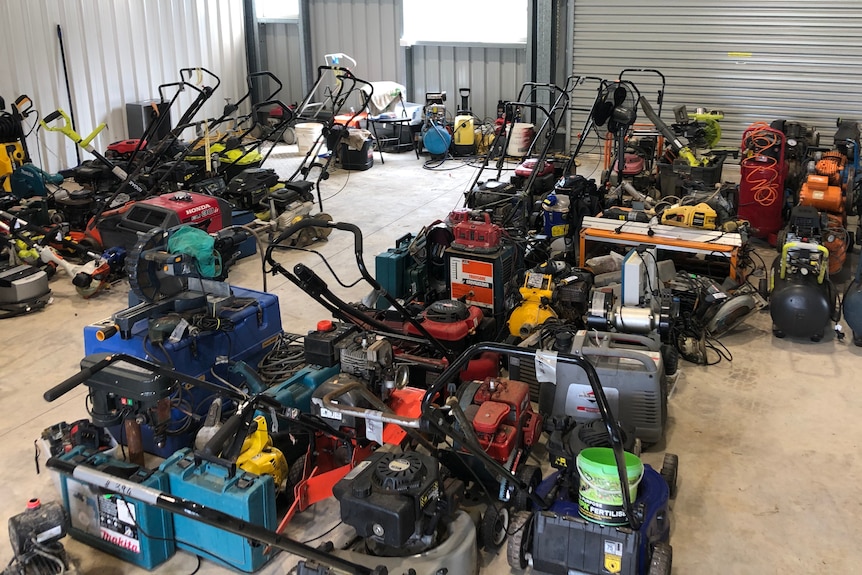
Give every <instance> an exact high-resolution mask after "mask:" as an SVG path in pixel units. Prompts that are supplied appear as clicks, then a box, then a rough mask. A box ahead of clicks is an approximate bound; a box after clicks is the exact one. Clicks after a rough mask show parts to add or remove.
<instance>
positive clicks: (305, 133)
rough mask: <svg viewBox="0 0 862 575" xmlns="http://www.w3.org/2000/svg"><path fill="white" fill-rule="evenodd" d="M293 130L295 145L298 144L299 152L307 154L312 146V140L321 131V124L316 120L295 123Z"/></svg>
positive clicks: (317, 136) (316, 137) (315, 139)
mask: <svg viewBox="0 0 862 575" xmlns="http://www.w3.org/2000/svg"><path fill="white" fill-rule="evenodd" d="M293 131H294V132H295V133H296V145H297V146H299V153H300V154H307V153H308V151H309V150H311V147H312V146H314V142H316V141H317V139H318V138H319V137H320V135H321V134H322V133H323V124H319V123H317V122H307V123H303V124H297V125H296V126H294V128H293Z"/></svg>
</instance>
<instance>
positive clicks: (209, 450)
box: [201, 413, 243, 458]
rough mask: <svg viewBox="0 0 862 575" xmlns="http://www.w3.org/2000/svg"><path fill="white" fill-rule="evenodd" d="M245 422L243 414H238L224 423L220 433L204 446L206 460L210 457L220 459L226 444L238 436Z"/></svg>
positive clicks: (203, 452)
mask: <svg viewBox="0 0 862 575" xmlns="http://www.w3.org/2000/svg"><path fill="white" fill-rule="evenodd" d="M242 422H243V414H242V413H236V414H234V415H232V416H230V418H229V419H228V420H227V421H225V422H224V424H223V425H222V426H221V427H220V428H219V430H218V431H216V432H215V434H214V435H213V436H212V437H211V438H210V440H209V441H207V444H206V445H205V446H204V448H203V451H202V453H201V456H202V457H204V458H208V457H219V456H220V455H221V452H222V450H223V449H225V444H226V443H227V442H228V440H229V439H230V438H232V437H233V436H234V435H236V433H237V431H239V428H240V427H241V426H242Z"/></svg>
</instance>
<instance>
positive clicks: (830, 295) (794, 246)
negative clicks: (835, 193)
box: [769, 206, 837, 341]
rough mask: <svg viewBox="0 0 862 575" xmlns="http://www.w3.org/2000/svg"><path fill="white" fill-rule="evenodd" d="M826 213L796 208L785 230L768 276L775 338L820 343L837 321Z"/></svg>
mask: <svg viewBox="0 0 862 575" xmlns="http://www.w3.org/2000/svg"><path fill="white" fill-rule="evenodd" d="M827 226H828V218H827V216H826V214H821V213H820V212H818V211H817V209H816V208H813V207H811V206H796V207H795V208H793V211H792V212H791V215H790V222H789V224H788V227H787V229H786V230H785V231H784V234H783V236H784V241H783V245H782V247H781V254H780V255H779V256H778V257H776V258H775V260H774V261H773V263H772V268H771V270H770V275H769V280H770V281H769V284H770V285H769V313H770V315H771V316H772V333H773V335H775V336H776V337H784V336H786V335H789V336H792V337H808V338H810V339H811V341H820V340H821V339H822V338H823V334H824V332H825V330H826V328H827V327H828V326H829V323H830V322H832V321H836V318H835V315H836V313H835V312H836V303H837V291H836V289H835V286H834V285H833V284H832V280H830V279H829V250H828V249H827V248H826V247H825V246H824V245H823V242H822V234H823V233H824V231H825V230H826V228H827Z"/></svg>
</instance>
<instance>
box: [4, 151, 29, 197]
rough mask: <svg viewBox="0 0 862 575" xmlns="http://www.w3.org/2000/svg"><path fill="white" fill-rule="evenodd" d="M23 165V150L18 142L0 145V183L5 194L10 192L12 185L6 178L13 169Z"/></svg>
mask: <svg viewBox="0 0 862 575" xmlns="http://www.w3.org/2000/svg"><path fill="white" fill-rule="evenodd" d="M22 163H24V148H23V147H22V146H21V143H20V142H7V143H2V144H0V181H2V182H3V189H4V190H5V191H7V192H9V191H11V190H12V184H11V182H10V180H9V178H8V176H11V175H12V172H13V171H15V168H17V167H18V166H20V165H21V164H22Z"/></svg>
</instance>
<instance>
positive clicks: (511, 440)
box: [460, 377, 542, 468]
mask: <svg viewBox="0 0 862 575" xmlns="http://www.w3.org/2000/svg"><path fill="white" fill-rule="evenodd" d="M460 404H461V409H463V411H464V414H465V415H466V417H467V419H468V420H469V421H470V422H471V423H472V425H473V430H474V431H475V433H476V437H477V438H478V441H479V445H480V446H481V447H482V449H483V450H485V452H486V453H488V455H490V456H491V457H493V458H494V459H496V460H497V461H499V462H501V463H505V464H507V465H508V466H509V467H510V468H512V467H515V466H517V465H518V464H523V463H524V462H523V461H522V462H518V461H516V457H517V456H518V455H519V454H522V453H523V451H522V450H523V449H527V450H528V449H529V448H531V447H533V446H534V445H535V444H536V443H537V442H538V441H539V437H540V436H541V434H542V416H541V415H539V414H538V413H536V412H535V411H533V406H532V404H531V403H530V386H529V385H527V384H526V383H524V382H521V381H517V380H514V379H506V378H492V377H489V378H486V379H485V380H484V381H473V382H469V383H467V384H465V385H464V386H462V388H461V390H460Z"/></svg>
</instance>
